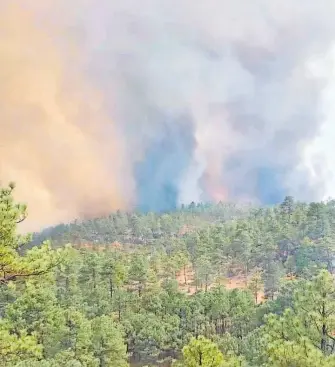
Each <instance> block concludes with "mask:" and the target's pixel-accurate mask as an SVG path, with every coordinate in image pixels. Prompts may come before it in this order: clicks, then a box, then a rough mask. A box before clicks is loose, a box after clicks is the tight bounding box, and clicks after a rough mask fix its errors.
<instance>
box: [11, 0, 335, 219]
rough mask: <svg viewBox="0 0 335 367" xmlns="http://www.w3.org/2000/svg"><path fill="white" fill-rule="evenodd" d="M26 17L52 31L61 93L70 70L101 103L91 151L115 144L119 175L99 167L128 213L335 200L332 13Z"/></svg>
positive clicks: (219, 9)
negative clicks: (202, 204)
mask: <svg viewBox="0 0 335 367" xmlns="http://www.w3.org/2000/svg"><path fill="white" fill-rule="evenodd" d="M6 1H9V0H6ZM6 1H5V2H6ZM29 6H30V7H31V9H33V13H34V14H35V16H36V19H37V20H36V22H40V23H39V27H40V29H41V30H43V27H46V25H48V27H53V28H52V32H51V33H52V36H53V42H54V44H55V45H57V47H58V49H59V50H61V51H60V52H61V53H62V55H63V56H64V58H65V60H66V62H67V64H66V65H68V67H67V70H66V72H67V75H68V79H66V80H65V81H64V85H63V87H62V88H64V89H67V90H68V89H69V85H68V84H69V83H70V82H71V73H72V72H73V70H75V72H76V73H78V74H80V76H81V77H82V78H84V80H85V81H86V82H87V83H89V85H90V87H91V88H95V89H96V90H98V91H99V93H101V95H102V99H103V103H102V104H101V105H100V107H99V108H101V109H103V111H104V112H105V113H106V114H107V115H108V116H109V118H110V120H111V121H113V130H111V127H110V125H109V123H101V122H98V121H97V122H96V123H97V124H99V133H98V138H97V137H96V136H95V137H94V139H98V140H100V141H101V146H102V147H106V146H108V141H109V138H110V140H111V141H115V136H116V135H115V134H117V140H118V142H119V143H120V145H121V146H122V156H120V157H115V156H113V158H111V159H113V160H115V159H120V161H121V163H122V164H121V166H122V167H123V168H120V169H118V171H117V172H115V168H114V166H115V164H110V162H109V161H108V156H107V158H106V155H103V157H104V158H102V159H103V163H102V167H103V168H99V169H103V170H105V172H107V173H108V174H107V177H110V178H111V180H113V175H114V176H116V175H117V177H118V180H119V181H121V182H128V181H132V183H131V184H129V185H126V186H124V190H123V191H122V190H121V192H122V193H121V195H123V196H125V197H131V198H135V199H134V200H130V201H131V202H132V205H135V206H136V205H137V206H139V207H140V208H142V209H144V210H165V209H170V208H173V207H175V206H176V205H178V204H179V203H181V202H190V201H192V200H194V201H198V200H228V199H229V200H231V199H233V200H256V201H261V202H267V203H268V202H277V201H279V200H281V199H282V198H283V196H284V195H286V194H292V195H294V196H296V197H298V198H299V199H307V200H314V199H323V198H326V197H328V196H331V195H333V194H334V187H335V185H333V183H334V184H335V178H334V177H335V176H334V174H335V169H334V167H333V157H334V155H335V153H333V149H332V138H333V137H334V135H335V127H333V126H334V125H333V122H332V121H333V117H335V113H334V111H333V110H334V107H332V106H333V104H332V98H333V96H334V94H335V70H334V69H335V68H334V62H335V53H334V41H335V24H334V18H335V3H334V1H332V0H324V1H322V2H316V1H314V0H313V1H312V0H304V1H303V0H292V1H290V2H288V1H287V2H283V1H279V0H255V1H252V2H251V1H248V0H236V1H230V0H229V1H228V0H209V1H206V2H205V1H197V2H194V1H190V0H182V1H176V0H142V1H135V0H124V1H123V2H111V1H107V0H95V1H93V0H86V1H78V0H77V1H75V0H74V1H71V2H65V0H61V1H57V2H56V1H54V4H53V3H52V1H48V2H47V5H45V6H42V5H38V4H36V3H35V2H32V1H31V2H30V4H29V5H27V7H28V8H29ZM50 24H51V26H50ZM69 44H71V45H75V46H76V47H75V49H76V55H77V56H78V55H79V56H80V63H78V57H77V56H76V57H75V58H74V57H72V54H71V52H70V51H69V49H71V50H72V48H71V47H69V46H68V45H69ZM83 103H84V104H85V103H87V104H89V103H90V101H89V100H87V101H86V100H85V96H84V97H83ZM76 124H77V125H78V126H80V124H83V122H82V121H81V122H76ZM104 151H105V150H104ZM97 153H98V154H99V148H97ZM334 158H335V157H334ZM123 169H124V171H123ZM120 176H121V180H120ZM121 186H122V184H121ZM94 198H95V197H94ZM94 198H93V199H94ZM93 199H92V200H91V201H90V203H92V204H90V205H92V206H94V200H93ZM99 199H100V198H99ZM125 202H126V203H128V202H129V200H126V201H125ZM86 211H87V212H88V213H85V215H86V214H89V211H90V210H89V209H87V210H86ZM92 212H93V210H92Z"/></svg>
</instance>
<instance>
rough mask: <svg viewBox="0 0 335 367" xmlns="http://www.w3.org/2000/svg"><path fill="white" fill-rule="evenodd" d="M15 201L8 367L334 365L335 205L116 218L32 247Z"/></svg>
mask: <svg viewBox="0 0 335 367" xmlns="http://www.w3.org/2000/svg"><path fill="white" fill-rule="evenodd" d="M13 188H14V187H13V185H11V186H10V187H9V188H5V189H2V190H1V191H0V255H1V257H0V365H1V366H4V367H14V366H21V367H37V366H39V367H40V366H41V367H56V366H64V367H108V366H110V367H113V366H115V367H117V366H120V367H122V366H128V365H129V364H130V365H134V366H146V365H147V366H148V365H150V366H158V365H161V364H162V365H168V366H170V365H171V363H172V361H174V362H173V363H174V365H175V366H177V365H178V366H186V367H187V366H213V367H214V366H218V367H221V366H222V367H225V366H226V367H227V366H231V367H237V366H240V367H241V366H242V367H246V366H249V367H251V366H252V367H260V366H263V367H276V366H278V367H279V366H284V367H285V366H287V367H289V366H290V367H291V366H295V367H300V366H301V367H303V366H307V367H308V366H310V367H312V366H313V367H314V366H321V367H322V366H324V367H327V366H329V367H330V366H333V365H335V361H334V355H335V353H334V350H335V334H334V331H335V289H334V280H333V275H332V271H333V265H334V264H335V261H334V260H335V232H334V230H333V228H335V205H334V202H328V203H311V204H304V203H297V202H295V201H294V200H293V198H290V197H287V198H286V199H285V200H284V202H283V203H282V204H281V205H278V206H274V207H272V208H252V207H242V206H237V205H232V204H222V203H219V204H217V205H212V204H194V203H193V204H191V205H190V206H188V207H183V208H181V209H180V210H177V211H175V212H173V213H165V214H161V215H159V214H154V213H148V214H141V213H123V212H117V213H114V214H111V215H110V216H108V217H104V218H98V219H93V220H89V221H83V222H79V221H75V222H73V223H70V224H68V225H59V226H58V227H56V228H54V229H49V230H48V231H46V232H42V233H41V234H35V235H34V236H33V237H34V240H33V241H32V242H29V241H30V237H29V236H20V235H18V234H17V225H18V224H19V222H20V221H22V220H24V219H25V217H26V208H25V207H24V206H22V205H18V204H15V202H14V199H13V196H12V194H13ZM44 239H47V240H49V239H50V241H49V242H46V243H42V244H41V242H42V240H44ZM67 242H73V243H74V247H69V246H64V245H65V244H66V243H67ZM115 242H117V243H115ZM83 243H88V244H90V245H91V248H90V249H83V248H81V247H80V245H81V244H83ZM112 244H113V245H112ZM35 245H37V246H35ZM54 248H58V250H55V249H54ZM234 282H235V283H236V284H235V286H234ZM231 287H232V288H235V289H230V288H231ZM236 287H237V288H236ZM263 292H264V294H265V296H266V298H265V299H262V298H261V295H262V294H263Z"/></svg>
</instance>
